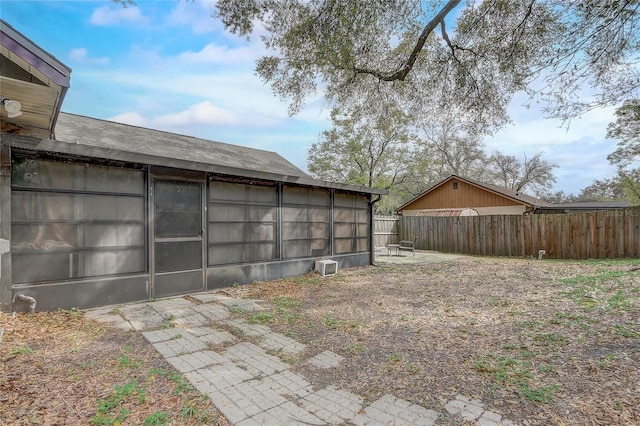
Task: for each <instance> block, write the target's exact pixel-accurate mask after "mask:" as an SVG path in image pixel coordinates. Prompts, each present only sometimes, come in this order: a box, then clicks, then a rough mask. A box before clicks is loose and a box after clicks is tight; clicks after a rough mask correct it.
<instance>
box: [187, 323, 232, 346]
mask: <svg viewBox="0 0 640 426" xmlns="http://www.w3.org/2000/svg"><path fill="white" fill-rule="evenodd" d="M187 331H188V332H189V333H190V334H193V335H194V336H197V337H198V338H200V340H202V341H203V342H204V343H206V344H208V345H220V344H223V343H234V342H235V341H236V340H237V339H236V338H235V337H234V336H233V335H232V334H231V333H229V332H228V331H220V330H215V329H213V328H211V327H192V328H189V329H187Z"/></svg>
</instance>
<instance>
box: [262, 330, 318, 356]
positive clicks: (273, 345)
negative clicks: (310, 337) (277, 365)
mask: <svg viewBox="0 0 640 426" xmlns="http://www.w3.org/2000/svg"><path fill="white" fill-rule="evenodd" d="M258 346H260V347H261V348H263V349H266V350H268V351H276V352H282V353H285V354H287V355H296V354H299V353H300V352H302V351H304V350H305V349H306V346H305V345H303V344H302V343H298V342H296V341H295V340H293V339H291V338H289V337H287V336H284V335H282V334H279V333H267V334H263V335H262V339H261V340H260V341H259V342H258Z"/></svg>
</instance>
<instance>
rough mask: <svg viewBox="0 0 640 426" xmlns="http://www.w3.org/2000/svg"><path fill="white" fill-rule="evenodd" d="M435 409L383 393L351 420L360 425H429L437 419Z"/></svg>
mask: <svg viewBox="0 0 640 426" xmlns="http://www.w3.org/2000/svg"><path fill="white" fill-rule="evenodd" d="M438 416H439V414H438V413H437V412H436V411H433V410H428V409H426V408H424V407H422V406H420V405H416V404H411V403H410V402H409V401H405V400H403V399H399V398H396V397H395V396H393V395H389V394H386V395H383V396H382V397H381V398H380V399H378V400H376V401H374V403H373V404H371V405H370V406H368V407H367V408H365V409H364V412H363V413H360V414H358V415H357V416H356V417H354V418H353V420H351V422H352V423H353V424H355V425H357V426H361V425H397V426H400V425H407V426H410V425H415V426H431V425H433V424H435V422H436V420H438Z"/></svg>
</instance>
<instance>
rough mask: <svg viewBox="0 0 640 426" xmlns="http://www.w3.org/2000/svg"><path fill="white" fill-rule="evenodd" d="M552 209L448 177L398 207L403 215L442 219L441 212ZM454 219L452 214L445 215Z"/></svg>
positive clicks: (484, 185) (487, 186)
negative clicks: (438, 217) (440, 217)
mask: <svg viewBox="0 0 640 426" xmlns="http://www.w3.org/2000/svg"><path fill="white" fill-rule="evenodd" d="M545 206H551V204H550V203H547V202H545V201H542V200H538V199H535V198H533V197H530V196H528V195H525V194H521V193H517V192H515V191H511V190H509V189H507V188H502V187H499V186H497V185H492V184H488V183H483V182H477V181H474V180H471V179H467V178H462V177H460V176H456V175H451V176H449V177H448V178H446V179H444V180H442V181H441V182H439V183H437V184H435V185H434V186H432V187H431V188H429V189H427V190H426V191H425V192H423V193H422V194H420V195H418V196H416V197H414V198H413V199H411V200H409V201H408V202H406V203H405V204H403V205H402V206H400V207H398V209H397V212H398V214H401V215H403V216H442V215H443V214H439V212H442V211H449V212H455V211H458V212H459V213H458V214H455V215H456V216H460V215H462V212H463V211H467V212H469V211H470V210H471V211H473V212H469V214H468V215H472V216H475V215H480V216H485V215H521V214H524V213H527V212H531V211H533V210H535V209H536V208H539V207H545ZM447 215H448V216H453V215H454V214H451V213H450V214H447Z"/></svg>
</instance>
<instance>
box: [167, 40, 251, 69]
mask: <svg viewBox="0 0 640 426" xmlns="http://www.w3.org/2000/svg"><path fill="white" fill-rule="evenodd" d="M257 57H258V52H257V51H256V50H254V49H253V48H252V47H251V46H244V47H238V48H229V47H227V46H219V45H216V44H215V43H209V44H207V45H206V46H205V47H203V48H202V49H201V50H200V51H199V52H192V51H188V52H184V53H181V54H180V55H178V60H179V61H184V62H188V63H215V64H225V65H229V64H238V63H252V62H254V61H255V60H256V58H257Z"/></svg>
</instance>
